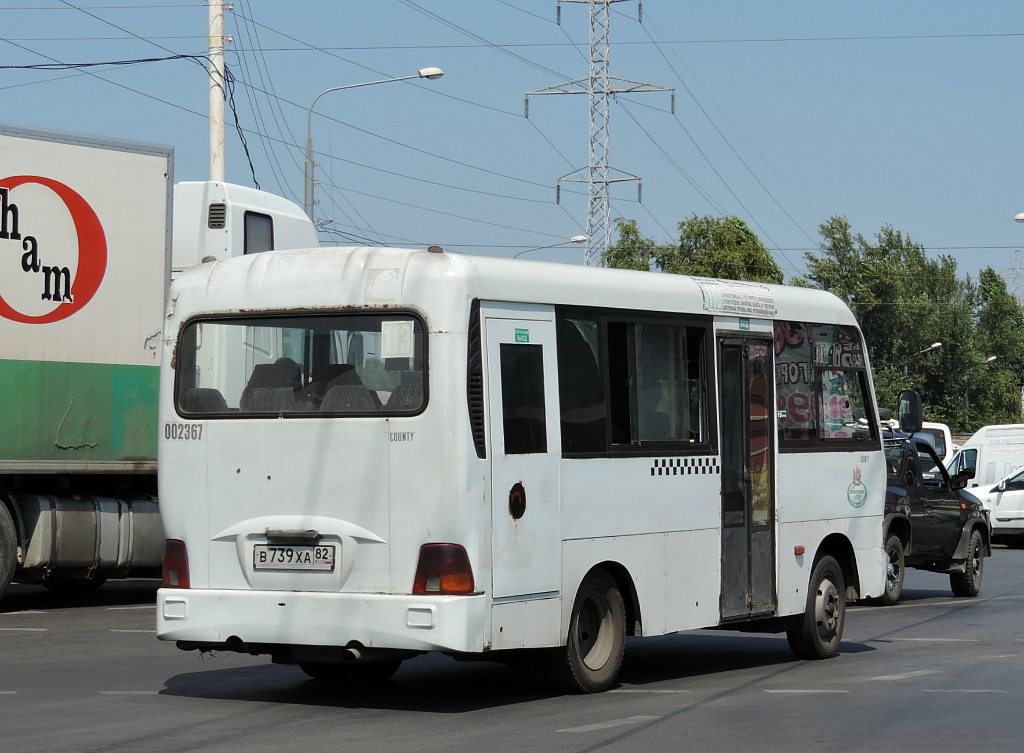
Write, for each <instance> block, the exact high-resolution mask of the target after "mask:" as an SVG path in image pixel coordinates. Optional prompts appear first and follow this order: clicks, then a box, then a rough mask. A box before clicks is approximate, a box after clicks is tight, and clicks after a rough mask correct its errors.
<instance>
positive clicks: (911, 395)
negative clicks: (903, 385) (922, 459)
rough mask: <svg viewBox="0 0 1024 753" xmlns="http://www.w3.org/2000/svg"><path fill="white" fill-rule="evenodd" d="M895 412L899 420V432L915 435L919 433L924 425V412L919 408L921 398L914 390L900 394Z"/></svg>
mask: <svg viewBox="0 0 1024 753" xmlns="http://www.w3.org/2000/svg"><path fill="white" fill-rule="evenodd" d="M898 405H899V407H898V408H897V412H898V415H899V420H900V431H904V432H906V433H907V434H915V433H917V432H919V431H921V426H922V425H923V424H924V411H923V409H922V408H921V396H920V395H919V394H918V393H917V392H915V391H914V390H903V392H901V393H900V399H899V402H898Z"/></svg>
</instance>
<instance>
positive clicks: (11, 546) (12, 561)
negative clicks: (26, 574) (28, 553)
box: [0, 502, 18, 599]
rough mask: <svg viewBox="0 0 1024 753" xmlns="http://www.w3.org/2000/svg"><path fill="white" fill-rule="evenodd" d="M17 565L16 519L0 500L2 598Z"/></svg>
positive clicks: (0, 585) (0, 591)
mask: <svg viewBox="0 0 1024 753" xmlns="http://www.w3.org/2000/svg"><path fill="white" fill-rule="evenodd" d="M17 565H18V536H17V532H16V531H15V530H14V520H13V518H11V513H10V512H9V511H8V510H7V507H6V506H5V505H4V503H3V502H0V599H2V598H3V597H4V594H5V593H6V592H7V586H9V585H10V584H11V578H13V577H14V568H15V567H17Z"/></svg>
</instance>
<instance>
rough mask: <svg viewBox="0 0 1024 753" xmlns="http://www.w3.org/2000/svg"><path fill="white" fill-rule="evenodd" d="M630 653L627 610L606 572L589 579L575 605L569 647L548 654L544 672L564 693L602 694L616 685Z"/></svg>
mask: <svg viewBox="0 0 1024 753" xmlns="http://www.w3.org/2000/svg"><path fill="white" fill-rule="evenodd" d="M625 649H626V607H625V604H624V603H623V601H622V594H621V593H620V592H619V587H618V586H617V585H616V583H615V581H614V580H613V579H612V578H611V576H609V575H607V574H606V573H604V572H596V573H592V574H591V575H588V576H587V577H586V578H585V579H584V580H583V583H582V585H580V589H579V591H577V592H576V600H575V601H574V602H573V605H572V616H571V617H570V618H569V636H568V640H567V642H566V645H565V646H563V647H561V648H555V649H550V650H548V651H547V652H546V653H545V654H544V659H543V661H544V669H545V672H546V674H547V676H548V678H549V679H550V680H551V682H552V683H554V684H555V685H556V686H558V687H559V688H560V689H561V690H565V691H567V692H570V693H600V692H601V691H603V690H607V689H608V688H609V687H611V685H612V683H613V682H615V678H616V676H618V674H619V667H621V666H622V655H623V653H624V652H625Z"/></svg>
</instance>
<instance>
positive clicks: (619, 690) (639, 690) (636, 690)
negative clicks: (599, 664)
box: [608, 688, 690, 693]
mask: <svg viewBox="0 0 1024 753" xmlns="http://www.w3.org/2000/svg"><path fill="white" fill-rule="evenodd" d="M608 692H609V693H689V692H690V691H689V690H646V689H644V688H616V689H615V690H609V691H608Z"/></svg>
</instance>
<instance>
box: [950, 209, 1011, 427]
mask: <svg viewBox="0 0 1024 753" xmlns="http://www.w3.org/2000/svg"><path fill="white" fill-rule="evenodd" d="M1021 222H1024V220H1021ZM997 358H999V356H989V357H988V358H986V359H985V360H984V361H983V362H982V363H979V364H976V366H975V368H976V367H977V366H987V365H988V364H990V363H992V362H993V361H995V360H996V359H997ZM970 394H971V383H970V381H968V382H967V383H966V384H965V385H964V420H965V421H966V420H967V412H968V409H969V402H968V397H969V395H970Z"/></svg>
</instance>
